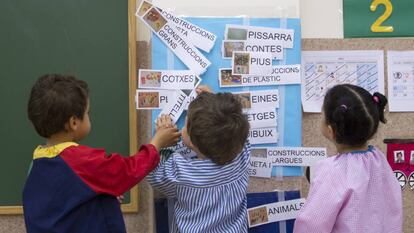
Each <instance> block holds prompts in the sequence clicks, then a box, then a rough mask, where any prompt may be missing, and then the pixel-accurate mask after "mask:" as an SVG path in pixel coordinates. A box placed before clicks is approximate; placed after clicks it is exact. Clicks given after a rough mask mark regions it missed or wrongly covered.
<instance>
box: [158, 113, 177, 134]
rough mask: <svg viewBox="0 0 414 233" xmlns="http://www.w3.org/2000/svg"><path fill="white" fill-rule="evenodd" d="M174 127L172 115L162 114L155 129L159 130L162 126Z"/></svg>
mask: <svg viewBox="0 0 414 233" xmlns="http://www.w3.org/2000/svg"><path fill="white" fill-rule="evenodd" d="M172 127H174V125H173V123H172V119H171V117H170V116H168V115H165V114H162V115H161V116H160V117H158V118H157V122H155V130H156V131H158V130H159V129H162V128H172Z"/></svg>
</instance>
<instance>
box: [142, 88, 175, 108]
mask: <svg viewBox="0 0 414 233" xmlns="http://www.w3.org/2000/svg"><path fill="white" fill-rule="evenodd" d="M175 96H176V92H175V91H171V90H137V92H136V96H135V103H136V107H137V109H163V108H164V107H165V105H167V104H168V102H169V101H173V100H175Z"/></svg>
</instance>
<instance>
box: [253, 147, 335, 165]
mask: <svg viewBox="0 0 414 233" xmlns="http://www.w3.org/2000/svg"><path fill="white" fill-rule="evenodd" d="M254 150H258V151H259V152H260V153H261V154H266V155H267V158H271V161H272V164H273V165H275V166H313V165H315V164H316V163H317V162H318V161H319V160H322V159H325V158H326V157H327V155H326V148H314V147H266V148H257V147H255V148H252V153H253V151H254ZM255 153H256V152H255Z"/></svg>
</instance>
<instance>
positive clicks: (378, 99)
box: [372, 92, 388, 123]
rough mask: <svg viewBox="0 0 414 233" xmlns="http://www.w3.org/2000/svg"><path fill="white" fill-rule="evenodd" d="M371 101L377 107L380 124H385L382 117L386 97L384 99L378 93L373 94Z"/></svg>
mask: <svg viewBox="0 0 414 233" xmlns="http://www.w3.org/2000/svg"><path fill="white" fill-rule="evenodd" d="M372 100H373V101H374V103H375V106H377V109H378V116H379V120H380V121H381V122H382V123H386V122H387V120H386V119H385V117H384V111H385V106H386V105H387V103H388V100H387V97H385V96H384V95H383V94H381V93H379V92H375V93H374V95H372Z"/></svg>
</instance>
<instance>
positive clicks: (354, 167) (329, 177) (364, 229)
mask: <svg viewBox="0 0 414 233" xmlns="http://www.w3.org/2000/svg"><path fill="white" fill-rule="evenodd" d="M386 104H387V99H386V98H385V96H383V95H382V94H380V93H374V95H371V94H370V93H369V92H368V91H366V90H365V89H363V88H360V87H358V86H354V85H349V84H345V85H338V86H335V87H333V88H331V89H330V90H328V92H327V93H326V96H325V99H324V103H323V107H322V112H323V120H322V125H321V131H322V134H323V135H324V136H325V137H326V138H327V139H329V140H330V141H331V142H332V143H333V144H335V147H336V150H337V152H338V154H337V155H335V156H332V157H329V158H327V159H325V160H323V161H321V162H320V163H319V164H318V165H317V166H316V168H315V176H314V179H313V180H312V182H311V185H310V190H309V195H308V197H307V199H306V202H305V205H304V206H303V208H302V209H301V211H300V213H299V214H298V216H297V218H296V222H295V227H294V232H295V233H325V232H326V233H328V232H335V233H345V232H346V233H371V232H372V233H401V232H402V221H403V216H402V212H403V211H402V197H401V188H400V185H399V184H398V182H397V179H396V178H395V176H394V174H393V172H392V170H391V168H390V166H389V164H388V162H387V160H386V157H385V156H384V154H383V153H382V152H381V151H380V150H379V149H378V148H376V147H373V146H370V145H368V144H367V141H368V140H369V139H371V138H372V137H373V136H374V134H375V133H376V132H377V128H378V123H379V121H381V122H383V123H385V118H384V108H385V105H386Z"/></svg>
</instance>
